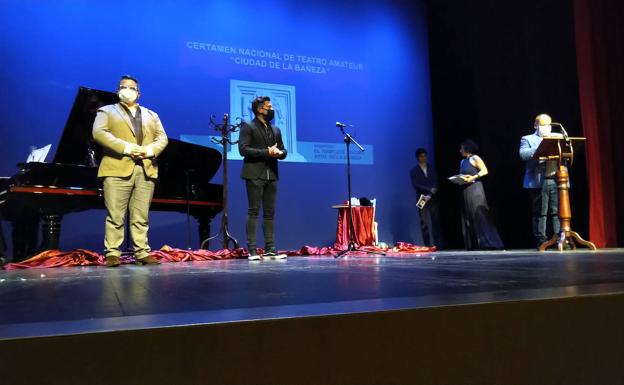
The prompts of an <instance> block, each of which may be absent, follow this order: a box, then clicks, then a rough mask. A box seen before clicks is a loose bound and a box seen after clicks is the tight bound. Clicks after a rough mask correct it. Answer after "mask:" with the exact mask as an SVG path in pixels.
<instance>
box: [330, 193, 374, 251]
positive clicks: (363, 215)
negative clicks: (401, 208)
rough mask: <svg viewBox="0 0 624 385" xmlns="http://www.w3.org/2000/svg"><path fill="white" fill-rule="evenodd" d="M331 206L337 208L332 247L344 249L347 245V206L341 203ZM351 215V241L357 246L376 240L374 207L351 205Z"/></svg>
mask: <svg viewBox="0 0 624 385" xmlns="http://www.w3.org/2000/svg"><path fill="white" fill-rule="evenodd" d="M332 208H334V209H338V228H337V230H336V243H334V247H335V248H337V249H346V248H347V247H349V219H348V217H347V210H349V206H348V205H345V204H342V205H334V206H332ZM351 216H352V217H353V241H354V242H355V243H356V244H357V245H358V246H373V245H374V244H375V242H376V241H377V239H375V208H374V207H373V206H359V205H352V206H351Z"/></svg>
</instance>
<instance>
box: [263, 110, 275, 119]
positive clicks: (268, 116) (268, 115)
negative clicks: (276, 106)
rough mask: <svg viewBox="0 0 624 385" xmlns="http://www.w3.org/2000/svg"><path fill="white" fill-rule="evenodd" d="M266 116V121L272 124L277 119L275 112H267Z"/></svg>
mask: <svg viewBox="0 0 624 385" xmlns="http://www.w3.org/2000/svg"><path fill="white" fill-rule="evenodd" d="M265 116H266V121H267V122H270V121H271V120H273V119H274V118H275V110H267V114H266V115H265Z"/></svg>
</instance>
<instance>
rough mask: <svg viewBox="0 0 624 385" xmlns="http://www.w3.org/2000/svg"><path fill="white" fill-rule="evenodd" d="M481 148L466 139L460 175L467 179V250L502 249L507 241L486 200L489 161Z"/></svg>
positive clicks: (464, 226)
mask: <svg viewBox="0 0 624 385" xmlns="http://www.w3.org/2000/svg"><path fill="white" fill-rule="evenodd" d="M478 151H479V147H478V146H477V144H476V143H475V142H473V141H472V140H465V141H464V142H462V144H461V145H460V149H459V152H460V153H461V155H462V157H463V158H464V159H462V161H461V163H460V166H459V175H460V177H461V179H463V182H464V183H463V184H462V185H461V187H462V193H461V200H462V211H461V217H462V233H463V235H464V245H465V247H466V249H467V250H499V249H502V248H503V241H502V240H501V238H500V236H499V235H498V230H497V229H496V224H495V223H494V220H493V218H492V214H491V212H490V208H489V206H488V203H487V199H486V197H485V190H484V189H483V183H481V179H482V178H483V177H484V176H486V175H487V174H488V169H487V167H486V165H485V162H484V161H483V159H481V157H480V156H479V155H477V152H478Z"/></svg>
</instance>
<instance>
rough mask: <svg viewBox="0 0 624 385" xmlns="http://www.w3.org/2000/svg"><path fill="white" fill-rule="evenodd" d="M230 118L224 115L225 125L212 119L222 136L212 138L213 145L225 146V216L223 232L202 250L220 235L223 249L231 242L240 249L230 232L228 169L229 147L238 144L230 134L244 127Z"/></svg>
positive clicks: (215, 236) (205, 241)
mask: <svg viewBox="0 0 624 385" xmlns="http://www.w3.org/2000/svg"><path fill="white" fill-rule="evenodd" d="M229 119H230V116H229V115H228V114H223V124H217V123H215V121H214V116H211V117H210V125H211V126H213V127H214V128H215V129H216V130H217V131H219V133H220V134H221V138H220V139H217V138H214V137H213V138H211V140H212V142H213V143H216V144H220V145H221V146H223V215H222V216H221V231H220V232H219V233H217V234H216V235H214V236H212V237H210V238H207V239H205V240H204V241H203V242H202V243H201V247H200V248H202V249H203V248H204V245H205V244H206V243H208V242H210V241H211V240H213V239H215V238H217V237H218V236H219V235H222V236H223V249H227V248H228V245H229V243H230V242H232V244H233V246H234V249H238V241H237V240H236V238H234V237H233V236H232V235H230V232H229V230H228V207H227V183H228V180H227V177H228V168H227V160H228V158H227V146H228V145H233V144H236V143H238V141H236V142H232V140H231V139H230V134H231V133H232V132H236V131H237V130H238V129H239V127H240V126H241V125H242V122H240V123H238V124H229ZM239 119H240V118H239Z"/></svg>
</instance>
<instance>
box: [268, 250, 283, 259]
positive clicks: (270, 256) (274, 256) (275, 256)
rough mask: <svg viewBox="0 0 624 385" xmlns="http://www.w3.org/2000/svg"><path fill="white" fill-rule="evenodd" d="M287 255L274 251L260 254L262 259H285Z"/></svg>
mask: <svg viewBox="0 0 624 385" xmlns="http://www.w3.org/2000/svg"><path fill="white" fill-rule="evenodd" d="M287 257H288V256H287V255H286V254H277V253H276V252H274V251H267V252H266V253H264V254H262V258H263V259H285V258H287Z"/></svg>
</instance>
